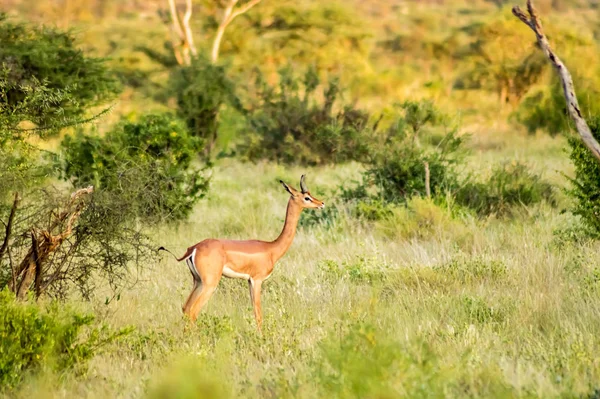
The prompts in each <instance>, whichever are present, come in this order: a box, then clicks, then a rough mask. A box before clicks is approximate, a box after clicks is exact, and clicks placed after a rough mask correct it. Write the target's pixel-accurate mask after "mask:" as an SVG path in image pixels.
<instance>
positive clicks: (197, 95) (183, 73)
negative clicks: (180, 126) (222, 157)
mask: <svg viewBox="0 0 600 399" xmlns="http://www.w3.org/2000/svg"><path fill="white" fill-rule="evenodd" d="M226 72H227V71H226V69H225V67H224V66H221V65H215V64H213V63H211V62H210V61H209V60H206V59H204V58H203V57H197V58H194V60H193V62H192V64H191V65H190V66H181V67H178V68H176V69H175V70H174V71H173V72H172V73H171V76H170V79H169V88H170V90H171V92H172V93H173V94H174V95H175V98H176V99H177V115H178V116H179V117H180V118H181V119H182V120H184V121H185V123H186V125H187V127H188V129H189V132H190V133H191V135H192V136H194V137H196V138H198V139H200V140H201V141H202V142H203V143H204V151H205V154H206V156H207V157H210V154H211V151H212V150H213V148H214V146H215V144H216V140H217V135H218V130H219V111H220V110H221V108H222V107H223V106H224V105H226V104H229V105H232V106H233V108H234V109H237V110H238V111H241V110H242V107H241V104H240V102H239V100H238V98H237V96H236V94H235V86H234V84H233V82H232V81H231V80H229V78H228V77H227V73H226Z"/></svg>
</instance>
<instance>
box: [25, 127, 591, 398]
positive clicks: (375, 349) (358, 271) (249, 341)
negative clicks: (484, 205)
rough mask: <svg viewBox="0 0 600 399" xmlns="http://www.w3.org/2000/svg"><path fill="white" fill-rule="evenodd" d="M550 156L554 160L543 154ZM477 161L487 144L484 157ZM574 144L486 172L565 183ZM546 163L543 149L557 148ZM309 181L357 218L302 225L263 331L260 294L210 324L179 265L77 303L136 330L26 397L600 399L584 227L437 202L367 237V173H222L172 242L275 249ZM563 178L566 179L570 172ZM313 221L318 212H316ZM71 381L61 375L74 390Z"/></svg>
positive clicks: (216, 302)
mask: <svg viewBox="0 0 600 399" xmlns="http://www.w3.org/2000/svg"><path fill="white" fill-rule="evenodd" d="M540 143H541V147H540ZM472 145H473V146H474V147H475V148H476V147H477V144H476V143H473V144H472ZM563 146H564V141H563V140H562V139H542V140H540V139H538V138H526V137H521V139H520V140H514V138H511V137H510V135H509V136H508V137H507V136H498V138H497V139H496V146H495V147H496V149H495V150H489V149H488V150H486V151H485V152H484V153H481V154H479V153H478V152H477V151H475V152H474V155H472V156H471V157H470V158H469V165H470V167H471V168H473V169H479V170H480V171H481V173H482V174H485V173H486V170H487V169H486V167H487V166H488V165H490V164H491V163H494V162H500V161H502V160H510V159H515V158H516V159H523V158H525V159H527V160H528V161H529V162H530V164H531V165H532V168H533V169H535V170H537V171H544V172H545V176H546V177H547V178H548V179H550V180H552V181H554V182H555V183H556V184H558V185H561V184H562V185H565V179H564V177H561V176H562V175H561V173H562V172H566V173H570V171H569V167H568V164H567V162H566V159H565V155H564V154H563V153H562V152H561V151H560V148H562V147H563ZM540 148H541V149H540ZM302 172H306V173H307V174H308V176H309V185H310V187H311V190H312V192H313V194H314V195H315V196H317V197H320V198H323V199H324V200H325V201H326V202H327V203H328V205H329V204H331V205H333V206H335V205H337V206H338V207H340V209H342V212H341V213H340V214H341V216H339V217H338V218H336V219H332V220H330V221H329V222H330V223H324V224H320V225H312V226H305V227H300V229H299V231H298V234H297V237H296V240H295V242H294V244H293V246H292V248H291V249H290V251H289V252H288V254H287V255H286V256H285V257H284V258H283V259H282V261H281V262H280V263H279V264H278V265H277V266H276V269H275V272H274V275H273V277H272V278H271V279H270V280H269V281H268V282H267V283H266V285H265V287H264V295H263V309H264V317H265V321H264V332H263V334H262V335H259V334H258V333H257V332H256V330H255V325H254V319H253V316H252V311H251V305H250V300H249V295H248V292H247V285H246V284H245V282H243V281H239V280H223V281H222V282H221V284H220V287H219V289H218V291H217V293H216V294H215V295H214V296H213V298H212V299H211V301H210V302H209V304H208V306H207V307H206V309H205V310H204V311H203V313H202V314H201V316H200V318H199V320H198V322H197V324H196V325H194V326H192V327H191V328H187V327H186V321H185V320H184V319H183V317H182V314H181V309H180V306H181V303H182V301H183V300H184V299H185V296H186V295H187V293H188V290H189V289H190V288H191V277H190V275H189V271H188V270H187V269H186V267H185V265H183V264H177V263H175V261H174V260H173V259H172V258H171V257H170V256H169V257H167V256H165V258H164V259H163V260H162V261H161V262H160V263H159V264H151V265H146V266H147V267H145V268H143V269H142V270H140V272H139V281H138V282H137V284H136V285H135V286H134V287H133V288H132V289H130V290H125V291H124V292H122V293H121V295H120V298H119V299H118V300H117V299H114V300H113V301H110V302H109V303H108V304H106V303H105V298H104V297H103V295H102V293H98V294H97V297H96V299H95V300H93V301H92V302H89V303H78V304H72V305H73V306H77V307H79V308H81V309H83V310H87V311H93V312H95V313H96V314H97V315H98V317H99V319H100V320H102V321H104V322H106V323H108V324H109V325H111V326H113V327H123V326H128V325H131V326H134V327H135V331H134V332H133V333H131V334H130V335H128V336H127V337H126V338H124V339H123V340H121V341H119V342H116V343H114V344H111V346H110V347H108V348H106V350H105V351H104V352H103V353H102V354H100V355H98V356H96V357H95V358H94V359H92V361H91V363H90V365H89V369H88V370H87V372H85V373H84V374H81V375H80V374H77V373H67V374H65V375H60V376H57V375H54V374H42V376H40V377H37V378H35V379H32V380H31V381H29V383H28V384H26V385H25V386H24V388H23V389H22V390H21V391H20V392H19V394H18V396H19V397H31V396H34V397H91V398H95V397H139V396H146V395H149V396H150V397H155V398H167V397H169V398H172V397H178V398H192V397H215V398H216V397H219V398H220V397H228V396H229V397H241V396H243V397H301V398H312V397H372V398H373V397H379V398H383V397H390V398H391V397H545V398H548V397H595V396H594V395H597V394H598V393H597V392H598V388H600V386H599V385H598V380H599V378H600V361H599V358H598V356H597V354H598V352H599V350H600V348H599V346H600V338H598V337H599V336H600V266H599V265H598V261H597V259H596V253H597V250H598V246H597V244H594V243H590V242H579V243H576V242H575V243H574V242H573V241H569V240H563V239H561V237H563V236H564V235H563V236H561V234H557V233H556V232H557V231H560V230H561V229H565V228H567V227H569V226H571V225H572V224H573V217H572V216H570V215H569V214H562V213H561V212H560V210H561V208H563V207H564V206H565V205H566V199H565V198H561V199H560V201H559V206H558V207H556V208H552V207H551V206H549V205H547V204H542V205H540V206H536V207H533V208H529V209H524V208H523V209H520V210H519V211H518V212H517V214H516V216H514V217H512V218H504V219H497V218H493V217H492V218H486V219H477V218H475V217H473V216H469V215H462V216H461V215H459V216H457V215H451V214H450V213H449V212H448V211H447V210H446V209H443V208H440V207H438V206H436V205H434V204H432V203H430V202H428V201H427V200H423V199H417V200H413V201H412V202H411V204H410V205H409V207H408V210H407V212H405V213H402V214H400V215H396V216H395V217H394V218H393V219H390V220H386V221H383V222H379V223H375V224H368V223H364V222H361V221H358V220H357V219H355V218H353V217H351V216H349V215H347V214H346V213H344V212H343V204H341V203H340V202H339V201H338V200H337V199H336V196H335V191H336V188H337V187H338V186H339V185H343V184H350V182H351V181H352V180H353V179H357V178H358V177H359V172H360V167H359V166H358V165H352V164H351V165H345V166H337V167H322V168H312V169H300V168H284V167H282V166H278V165H274V164H268V163H265V164H258V165H247V164H240V163H239V162H237V161H227V160H225V161H222V162H221V163H220V164H219V165H218V166H217V168H216V169H215V171H214V179H213V186H212V190H211V192H210V195H209V197H208V198H207V199H206V200H204V201H202V202H201V203H200V204H199V205H198V206H197V208H196V209H195V212H194V214H193V216H192V217H191V218H190V219H189V221H188V222H186V223H185V224H183V225H181V226H179V227H178V228H177V229H174V228H165V229H164V230H162V231H156V232H155V235H156V237H157V239H158V241H160V242H161V243H163V244H164V245H166V246H167V247H169V248H171V249H172V250H174V251H176V252H181V251H182V250H183V249H184V248H185V247H186V246H188V245H190V244H191V243H194V242H196V241H199V240H201V239H203V238H207V237H230V238H251V237H256V238H262V239H271V238H274V237H275V236H276V235H277V234H278V232H279V230H280V228H281V226H282V223H283V217H284V212H285V204H286V200H287V195H286V193H285V192H284V191H283V190H282V189H281V187H280V185H279V184H278V183H277V179H279V178H284V179H286V180H288V181H290V182H292V181H295V180H297V178H298V177H299V175H300V174H301V173H302ZM559 172H560V173H559ZM305 216H306V215H305ZM58 377H60V378H58Z"/></svg>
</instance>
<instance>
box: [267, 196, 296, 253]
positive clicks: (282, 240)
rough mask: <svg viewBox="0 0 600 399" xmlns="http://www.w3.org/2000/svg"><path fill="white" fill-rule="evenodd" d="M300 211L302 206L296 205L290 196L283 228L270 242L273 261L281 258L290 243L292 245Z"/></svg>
mask: <svg viewBox="0 0 600 399" xmlns="http://www.w3.org/2000/svg"><path fill="white" fill-rule="evenodd" d="M300 213H302V207H301V206H299V205H297V204H296V203H295V202H294V200H293V199H292V198H290V200H289V201H288V206H287V212H286V214H285V224H284V225H283V230H282V231H281V234H279V237H277V239H276V240H275V241H273V242H271V245H272V249H271V250H272V253H273V259H274V261H277V260H278V259H279V258H281V257H282V256H283V255H284V254H285V253H286V252H287V250H288V249H289V248H290V245H292V241H294V236H295V235H296V226H298V220H299V219H300Z"/></svg>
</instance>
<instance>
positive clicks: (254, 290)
mask: <svg viewBox="0 0 600 399" xmlns="http://www.w3.org/2000/svg"><path fill="white" fill-rule="evenodd" d="M249 283H250V298H251V299H252V305H253V306H254V318H255V319H256V326H257V328H258V332H260V333H262V311H261V309H260V288H261V285H262V280H252V279H250V280H249Z"/></svg>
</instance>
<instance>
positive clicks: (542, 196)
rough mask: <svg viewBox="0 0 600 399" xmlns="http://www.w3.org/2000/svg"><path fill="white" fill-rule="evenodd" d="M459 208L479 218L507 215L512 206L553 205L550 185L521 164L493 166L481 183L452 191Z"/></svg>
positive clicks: (473, 183) (469, 184) (468, 184)
mask: <svg viewBox="0 0 600 399" xmlns="http://www.w3.org/2000/svg"><path fill="white" fill-rule="evenodd" d="M455 200H456V202H457V203H458V204H459V205H462V206H465V207H467V208H470V209H472V210H474V211H475V212H476V213H477V214H478V215H480V216H486V215H498V216H504V215H509V214H510V213H511V211H512V210H513V209H514V207H515V206H516V205H523V206H529V205H533V204H536V203H539V202H542V201H547V202H548V203H550V204H551V205H555V192H554V189H553V187H552V185H551V184H550V183H548V182H546V181H544V180H543V179H542V178H541V176H540V175H538V174H536V173H534V172H531V171H530V168H529V167H528V166H527V165H526V164H523V163H520V162H513V163H510V164H508V163H506V164H503V165H500V166H498V167H496V168H495V169H494V170H493V171H492V175H491V176H490V177H489V179H488V180H487V181H484V182H472V181H467V182H465V183H464V184H463V185H462V187H461V188H460V189H459V190H457V191H456V195H455Z"/></svg>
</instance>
